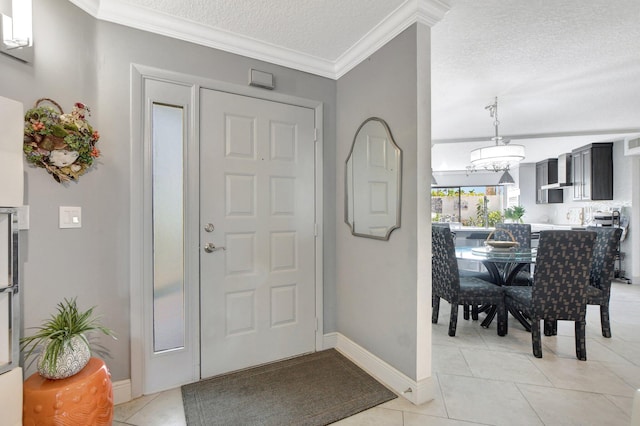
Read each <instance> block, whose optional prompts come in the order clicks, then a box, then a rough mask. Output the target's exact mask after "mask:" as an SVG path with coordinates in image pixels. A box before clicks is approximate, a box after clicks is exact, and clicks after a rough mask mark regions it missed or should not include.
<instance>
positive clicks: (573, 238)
mask: <svg viewBox="0 0 640 426" xmlns="http://www.w3.org/2000/svg"><path fill="white" fill-rule="evenodd" d="M595 239H596V234H595V233H594V232H587V231H559V230H558V231H556V230H554V231H541V232H540V243H539V245H538V254H537V256H536V268H535V271H534V277H533V285H532V286H531V287H524V286H511V287H505V290H504V291H505V304H506V306H507V309H516V310H518V311H520V312H522V313H523V314H525V315H527V316H528V317H529V318H531V342H532V346H533V355H534V356H535V357H536V358H542V338H541V335H540V321H542V320H544V321H545V322H547V321H548V322H552V321H553V322H555V321H558V320H568V321H574V322H575V341H576V357H577V358H578V359H580V360H582V361H586V360H587V348H586V341H585V329H586V320H585V316H586V313H587V286H588V282H589V273H590V269H591V259H592V253H593V246H594V242H595Z"/></svg>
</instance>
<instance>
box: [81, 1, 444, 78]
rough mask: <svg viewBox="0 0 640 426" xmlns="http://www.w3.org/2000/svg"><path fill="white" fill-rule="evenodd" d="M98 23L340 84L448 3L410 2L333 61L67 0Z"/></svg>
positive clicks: (106, 4) (150, 14)
mask: <svg viewBox="0 0 640 426" xmlns="http://www.w3.org/2000/svg"><path fill="white" fill-rule="evenodd" d="M69 1H70V2H71V3H73V4H74V5H76V6H77V7H79V8H80V9H82V10H84V11H85V12H87V13H88V14H89V15H91V16H93V17H94V18H96V19H99V20H102V21H107V22H112V23H115V24H119V25H124V26H127V27H131V28H136V29H139V30H142V31H147V32H151V33H154V34H159V35H163V36H167V37H171V38H175V39H178V40H183V41H187V42H191V43H195V44H199V45H202V46H207V47H211V48H214V49H219V50H222V51H225V52H230V53H234V54H237V55H241V56H247V57H250V58H253V59H258V60H261V61H265V62H269V63H273V64H276V65H281V66H285V67H288V68H293V69H296V70H299V71H304V72H308V73H311V74H315V75H319V76H321V77H327V78H331V79H334V80H337V79H338V78H340V77H341V76H343V75H344V74H346V73H347V72H348V71H349V70H351V69H352V68H354V67H355V66H356V65H358V64H359V63H360V62H362V61H363V60H365V59H366V58H368V57H369V56H371V55H372V54H373V53H374V52H375V51H377V50H378V49H380V48H381V47H382V46H384V45H385V44H386V43H388V42H389V41H390V40H392V39H393V38H394V37H395V36H397V35H398V34H400V33H401V32H402V31H404V30H405V29H407V28H408V27H409V26H410V25H412V24H413V23H416V22H418V23H422V24H425V25H428V26H433V25H435V24H436V23H437V22H438V21H440V20H441V19H442V17H443V16H444V15H445V13H446V12H447V11H448V10H449V8H450V5H449V1H450V0H407V1H406V2H404V3H403V4H402V5H401V6H399V7H398V8H397V9H396V10H394V11H393V12H391V13H390V14H389V15H388V16H387V17H386V18H385V19H383V20H382V21H381V22H380V23H379V24H378V25H376V26H375V27H374V28H373V29H372V30H371V31H369V32H368V33H367V34H366V35H365V36H364V37H362V38H361V39H360V40H358V41H357V42H356V43H355V44H354V45H353V46H352V47H351V48H349V50H347V51H346V52H345V53H344V54H342V55H341V56H340V57H339V58H338V59H337V60H336V61H335V62H334V61H331V60H328V59H324V58H320V57H317V56H313V55H309V54H306V53H302V52H299V51H294V50H292V49H287V48H284V47H281V46H276V45H273V44H270V43H266V42H264V41H261V40H256V39H253V38H250V37H246V36H243V35H240V34H236V33H232V32H230V31H224V30H220V29H217V28H212V27H208V26H206V25H202V24H199V23H196V22H191V21H187V20H184V19H181V18H177V17H174V16H170V15H167V14H164V13H160V12H157V11H154V10H150V9H146V8H143V7H140V6H136V5H132V4H130V3H126V2H124V1H122V0H109V1H104V0H69Z"/></svg>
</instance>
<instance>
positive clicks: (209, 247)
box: [204, 243, 226, 253]
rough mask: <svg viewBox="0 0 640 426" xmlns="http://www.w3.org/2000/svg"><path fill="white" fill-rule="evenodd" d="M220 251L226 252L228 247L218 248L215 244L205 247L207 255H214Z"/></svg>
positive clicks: (208, 244)
mask: <svg viewBox="0 0 640 426" xmlns="http://www.w3.org/2000/svg"><path fill="white" fill-rule="evenodd" d="M218 250H226V247H216V246H215V245H214V244H213V243H207V244H205V245H204V251H206V252H207V253H213V252H214V251H218Z"/></svg>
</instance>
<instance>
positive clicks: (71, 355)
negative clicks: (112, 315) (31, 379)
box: [20, 298, 115, 379]
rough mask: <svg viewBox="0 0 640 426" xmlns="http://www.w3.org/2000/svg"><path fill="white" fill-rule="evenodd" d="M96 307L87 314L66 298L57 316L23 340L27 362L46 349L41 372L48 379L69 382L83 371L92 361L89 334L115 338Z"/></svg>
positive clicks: (74, 302)
mask: <svg viewBox="0 0 640 426" xmlns="http://www.w3.org/2000/svg"><path fill="white" fill-rule="evenodd" d="M94 309H95V306H94V307H92V308H90V309H88V310H87V311H84V312H81V311H80V310H79V309H78V306H77V303H76V299H75V298H73V299H71V300H68V299H66V298H65V299H64V301H62V302H60V303H58V311H57V313H55V314H53V315H51V318H49V319H48V320H47V321H45V322H44V323H43V325H42V326H40V327H33V328H34V329H36V330H37V332H36V333H35V334H33V335H32V336H29V337H24V338H22V339H20V344H21V350H22V351H23V352H24V353H25V359H29V358H30V357H31V356H32V355H34V354H35V353H36V348H40V349H42V352H41V353H40V355H39V357H38V360H37V369H38V373H40V375H41V376H43V377H45V378H47V379H65V378H67V377H71V376H73V375H74V374H76V373H78V372H80V371H81V370H82V369H83V368H84V367H85V366H86V365H87V363H88V362H89V359H90V358H91V345H90V344H89V341H88V340H87V337H86V335H85V334H86V333H89V332H92V331H99V332H102V333H104V334H105V335H107V336H112V337H113V338H114V339H115V336H114V333H113V331H112V330H110V329H108V328H106V327H104V326H102V325H101V324H100V321H99V320H100V318H99V317H96V316H95V315H94V314H93V310H94Z"/></svg>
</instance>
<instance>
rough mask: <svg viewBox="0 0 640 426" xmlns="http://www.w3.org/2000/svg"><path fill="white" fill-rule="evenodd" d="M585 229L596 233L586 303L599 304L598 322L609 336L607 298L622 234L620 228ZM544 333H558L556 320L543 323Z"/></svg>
mask: <svg viewBox="0 0 640 426" xmlns="http://www.w3.org/2000/svg"><path fill="white" fill-rule="evenodd" d="M587 231H589V232H595V233H596V235H597V236H596V242H595V243H594V246H593V258H592V260H591V270H590V273H589V285H588V286H587V305H599V306H600V324H601V327H602V335H603V336H604V337H611V323H610V320H609V299H610V296H611V281H612V280H613V277H614V273H615V262H616V253H617V251H618V242H619V241H620V236H621V235H622V229H621V228H613V227H602V226H588V227H587ZM544 334H545V335H546V336H555V335H556V334H558V326H557V323H556V322H547V323H545V328H544Z"/></svg>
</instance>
